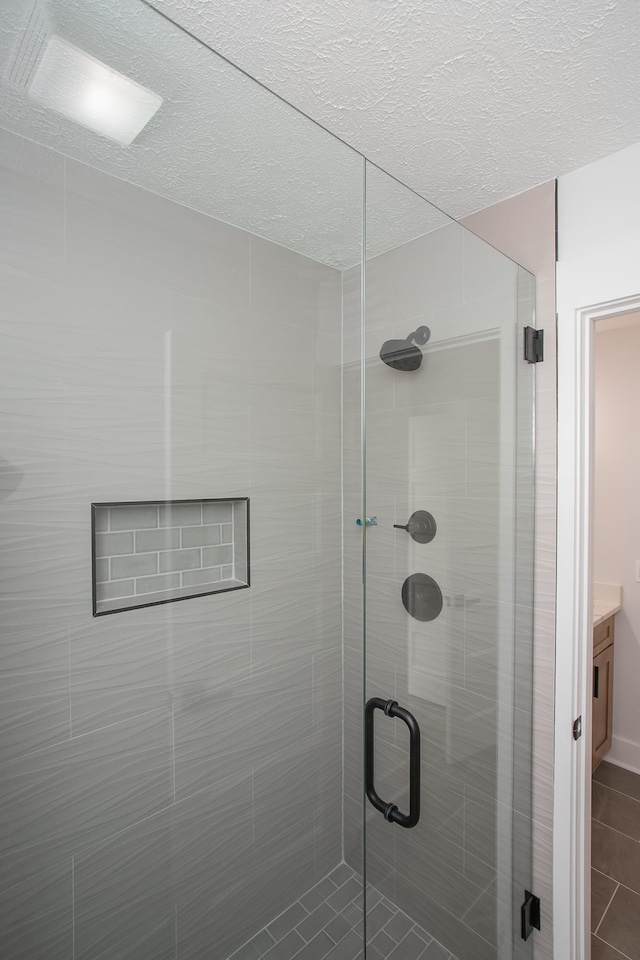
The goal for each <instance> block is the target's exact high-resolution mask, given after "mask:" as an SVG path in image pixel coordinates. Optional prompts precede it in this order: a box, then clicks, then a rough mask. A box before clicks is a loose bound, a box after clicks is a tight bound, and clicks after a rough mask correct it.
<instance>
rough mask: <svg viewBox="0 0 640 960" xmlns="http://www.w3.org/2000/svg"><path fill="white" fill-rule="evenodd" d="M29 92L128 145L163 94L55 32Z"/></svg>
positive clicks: (159, 102)
mask: <svg viewBox="0 0 640 960" xmlns="http://www.w3.org/2000/svg"><path fill="white" fill-rule="evenodd" d="M29 96H30V97H31V98H32V99H33V100H35V101H37V102H38V103H41V104H42V105H43V106H45V107H49V108H50V109H51V110H55V111H57V112H58V113H61V114H62V115H63V116H65V117H69V118H70V119H71V120H74V121H75V122H76V123H80V124H82V126H84V127H89V129H90V130H95V131H96V133H100V134H102V136H104V137H108V138H109V140H115V142H116V143H121V144H123V145H124V146H128V145H129V144H130V143H132V142H133V141H134V140H135V138H136V137H137V136H138V134H139V133H140V131H141V130H142V128H143V127H145V126H146V125H147V123H148V122H149V120H151V118H152V116H153V115H154V114H155V113H156V111H157V110H158V109H159V107H160V105H161V103H162V97H159V96H158V95H157V93H154V92H153V91H152V90H149V89H148V88H147V87H143V86H141V85H140V84H139V83H136V81H135V80H130V79H129V77H125V76H124V75H123V74H122V73H118V71H117V70H114V69H113V68H112V67H108V66H107V65H106V64H105V63H102V62H101V61H100V60H96V59H95V57H92V56H90V55H89V54H88V53H85V52H84V50H80V49H79V48H78V47H75V46H74V45H73V44H72V43H69V42H68V41H67V40H65V39H64V38H63V37H60V36H58V35H57V34H52V35H51V36H50V37H49V40H48V43H47V46H46V49H45V51H44V54H43V56H42V59H41V61H40V63H39V64H38V68H37V70H36V72H35V74H34V77H33V80H32V81H31V84H30V85H29Z"/></svg>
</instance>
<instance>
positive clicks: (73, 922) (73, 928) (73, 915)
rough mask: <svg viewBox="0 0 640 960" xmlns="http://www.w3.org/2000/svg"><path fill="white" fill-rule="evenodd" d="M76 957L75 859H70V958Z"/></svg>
mask: <svg viewBox="0 0 640 960" xmlns="http://www.w3.org/2000/svg"><path fill="white" fill-rule="evenodd" d="M75 956H76V858H75V857H74V856H72V857H71V957H72V960H75Z"/></svg>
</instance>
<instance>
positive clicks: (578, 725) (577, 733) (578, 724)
mask: <svg viewBox="0 0 640 960" xmlns="http://www.w3.org/2000/svg"><path fill="white" fill-rule="evenodd" d="M581 736H582V717H578V719H577V720H574V721H573V739H574V740H579V739H580V737H581Z"/></svg>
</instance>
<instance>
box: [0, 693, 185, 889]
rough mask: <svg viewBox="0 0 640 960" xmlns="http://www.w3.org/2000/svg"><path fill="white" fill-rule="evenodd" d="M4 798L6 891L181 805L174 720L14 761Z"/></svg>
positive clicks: (159, 716)
mask: <svg viewBox="0 0 640 960" xmlns="http://www.w3.org/2000/svg"><path fill="white" fill-rule="evenodd" d="M0 795H1V810H2V837H3V849H2V858H1V859H2V868H1V870H2V884H3V886H6V885H7V884H8V883H10V882H11V880H14V881H15V880H18V879H19V878H22V877H27V876H30V875H31V874H33V873H36V872H38V870H42V869H44V868H45V867H49V866H53V865H54V864H56V863H59V862H60V861H61V860H63V859H65V858H66V857H68V856H71V855H72V854H73V853H77V852H79V851H81V850H83V849H86V847H87V846H89V845H91V844H93V843H97V842H98V841H100V840H102V839H106V838H107V837H109V836H112V835H113V834H114V833H117V832H118V831H119V830H122V829H124V828H125V827H127V826H129V825H130V824H132V823H135V822H136V821H137V820H141V819H143V818H144V817H147V816H149V815H150V814H152V813H154V812H156V811H157V810H159V809H162V808H163V807H165V806H167V805H168V804H170V803H172V802H173V774H172V739H171V715H170V714H169V713H166V712H163V711H157V712H155V713H151V714H146V715H144V716H142V717H138V718H136V719H133V720H128V721H125V722H123V723H118V724H114V725H112V726H110V727H105V728H103V729H102V730H98V731H96V732H94V733H91V734H87V735H85V736H83V737H75V738H74V739H72V740H67V741H65V742H63V743H60V744H57V745H55V746H52V747H47V748H46V749H44V750H39V751H36V752H34V753H29V754H26V755H25V756H23V757H20V758H19V759H17V760H11V761H9V762H8V763H6V764H5V765H4V767H3V777H2V785H1V787H0Z"/></svg>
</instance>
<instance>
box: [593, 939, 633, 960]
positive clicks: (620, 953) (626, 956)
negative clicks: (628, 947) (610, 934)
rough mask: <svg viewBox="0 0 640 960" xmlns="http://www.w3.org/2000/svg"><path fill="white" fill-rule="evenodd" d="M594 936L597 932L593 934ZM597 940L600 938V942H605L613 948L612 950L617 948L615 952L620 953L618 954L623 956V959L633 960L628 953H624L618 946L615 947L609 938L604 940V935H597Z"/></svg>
mask: <svg viewBox="0 0 640 960" xmlns="http://www.w3.org/2000/svg"><path fill="white" fill-rule="evenodd" d="M592 936H594V937H596V935H595V933H594V934H592ZM596 940H599V941H600V943H605V944H606V945H607V946H608V947H611V949H612V950H615V952H616V953H617V954H618V956H620V957H621V958H623V960H632V958H631V957H630V956H629V955H628V954H626V953H622V952H621V951H620V950H618V948H617V947H614V945H613V944H612V943H609V941H608V940H603V939H602V937H596Z"/></svg>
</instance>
